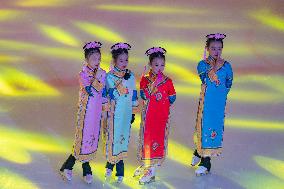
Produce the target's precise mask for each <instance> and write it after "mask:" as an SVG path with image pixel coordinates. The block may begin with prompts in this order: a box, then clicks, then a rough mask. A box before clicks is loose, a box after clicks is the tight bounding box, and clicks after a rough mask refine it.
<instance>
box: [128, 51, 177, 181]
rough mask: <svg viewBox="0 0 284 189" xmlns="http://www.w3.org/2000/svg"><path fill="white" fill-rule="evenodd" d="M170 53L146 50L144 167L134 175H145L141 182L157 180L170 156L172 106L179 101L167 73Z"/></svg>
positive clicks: (140, 154)
mask: <svg viewBox="0 0 284 189" xmlns="http://www.w3.org/2000/svg"><path fill="white" fill-rule="evenodd" d="M165 53H166V50H165V49H164V48H161V47H152V48H150V49H148V50H147V51H146V53H145V54H146V55H147V56H149V66H150V71H149V73H148V74H147V75H143V76H142V78H141V81H140V96H141V98H142V99H143V109H142V115H141V125H140V134H139V146H138V156H137V157H138V161H139V162H140V166H139V167H138V168H137V169H136V171H135V173H134V176H139V175H142V176H141V178H140V180H139V183H140V184H145V183H149V182H153V181H155V169H156V167H157V166H160V165H161V164H162V163H163V161H164V159H165V156H166V152H167V141H168V140H167V139H168V134H169V118H170V107H171V105H172V104H173V103H174V101H175V99H176V92H175V89H174V85H173V82H172V80H171V79H170V78H169V77H167V76H166V75H164V74H163V71H164V68H165Z"/></svg>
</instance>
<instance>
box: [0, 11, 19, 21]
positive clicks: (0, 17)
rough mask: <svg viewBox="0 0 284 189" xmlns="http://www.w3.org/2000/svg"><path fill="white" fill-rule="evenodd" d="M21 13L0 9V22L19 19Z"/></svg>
mask: <svg viewBox="0 0 284 189" xmlns="http://www.w3.org/2000/svg"><path fill="white" fill-rule="evenodd" d="M23 15H24V14H23V12H21V11H18V10H13V9H0V22H1V21H7V20H12V19H16V18H19V17H21V16H23Z"/></svg>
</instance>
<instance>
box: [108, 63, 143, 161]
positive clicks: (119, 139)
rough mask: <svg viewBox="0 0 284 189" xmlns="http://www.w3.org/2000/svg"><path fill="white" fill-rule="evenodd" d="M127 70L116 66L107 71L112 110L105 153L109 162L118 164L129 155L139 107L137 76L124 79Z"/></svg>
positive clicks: (109, 116)
mask: <svg viewBox="0 0 284 189" xmlns="http://www.w3.org/2000/svg"><path fill="white" fill-rule="evenodd" d="M124 75H125V70H119V69H118V68H116V67H114V69H113V70H112V71H110V72H109V73H107V78H106V88H107V91H108V98H109V105H110V110H109V111H108V115H107V126H106V129H105V137H104V138H105V153H106V158H107V161H108V162H109V163H112V164H116V163H117V162H119V161H120V160H123V159H125V158H126V157H127V151H128V144H129V138H130V128H131V119H132V114H133V113H135V112H136V111H137V109H138V99H137V90H136V82H135V77H134V74H133V73H132V72H130V77H129V78H128V79H127V80H126V79H124Z"/></svg>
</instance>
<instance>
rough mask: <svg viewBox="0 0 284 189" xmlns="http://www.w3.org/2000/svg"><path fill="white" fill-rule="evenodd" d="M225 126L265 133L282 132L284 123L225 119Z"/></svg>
mask: <svg viewBox="0 0 284 189" xmlns="http://www.w3.org/2000/svg"><path fill="white" fill-rule="evenodd" d="M225 125H226V127H232V128H242V129H257V130H265V131H270V130H271V131H282V130H284V122H282V121H267V120H255V119H241V118H226V119H225Z"/></svg>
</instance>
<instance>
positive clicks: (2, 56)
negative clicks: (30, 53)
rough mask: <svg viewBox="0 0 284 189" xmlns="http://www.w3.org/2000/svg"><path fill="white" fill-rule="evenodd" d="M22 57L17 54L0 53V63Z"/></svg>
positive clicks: (17, 59)
mask: <svg viewBox="0 0 284 189" xmlns="http://www.w3.org/2000/svg"><path fill="white" fill-rule="evenodd" d="M21 59H22V58H21V57H19V56H10V55H5V54H0V63H10V62H18V61H20V60H21Z"/></svg>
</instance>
